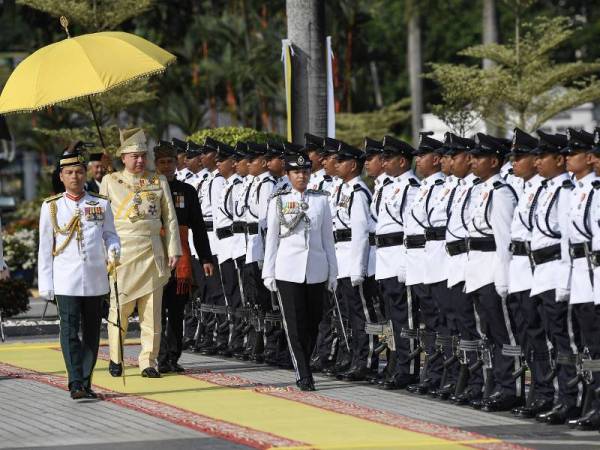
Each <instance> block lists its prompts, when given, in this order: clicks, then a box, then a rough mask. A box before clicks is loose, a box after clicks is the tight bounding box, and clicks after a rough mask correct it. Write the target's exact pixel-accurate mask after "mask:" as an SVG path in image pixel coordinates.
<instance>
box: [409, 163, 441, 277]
mask: <svg viewBox="0 0 600 450" xmlns="http://www.w3.org/2000/svg"><path fill="white" fill-rule="evenodd" d="M443 185H444V174H443V173H442V172H436V173H434V174H433V175H430V176H428V177H427V178H424V179H423V180H421V186H420V187H419V191H418V192H417V195H416V196H415V199H414V201H413V202H412V204H410V205H409V210H408V214H407V215H406V220H405V222H404V240H405V242H406V244H408V243H409V242H407V241H408V240H412V239H420V240H422V247H419V248H407V249H406V285H407V286H412V285H414V284H419V283H423V282H424V279H423V274H424V273H425V228H428V221H427V217H428V216H429V213H430V212H431V210H432V209H433V199H434V198H435V196H436V195H437V193H438V192H439V191H440V190H441V189H442V187H443ZM407 247H409V245H407Z"/></svg>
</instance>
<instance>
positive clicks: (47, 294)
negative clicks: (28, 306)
mask: <svg viewBox="0 0 600 450" xmlns="http://www.w3.org/2000/svg"><path fill="white" fill-rule="evenodd" d="M40 297H42V298H45V299H46V300H54V291H42V292H40Z"/></svg>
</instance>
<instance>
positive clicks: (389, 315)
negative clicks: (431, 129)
mask: <svg viewBox="0 0 600 450" xmlns="http://www.w3.org/2000/svg"><path fill="white" fill-rule="evenodd" d="M537 135H538V137H537V138H536V137H533V136H532V135H530V134H528V133H526V132H524V131H522V130H520V129H518V128H516V129H515V130H514V133H513V136H512V139H511V140H507V139H504V138H498V137H493V136H490V135H487V134H483V133H477V135H476V136H474V137H473V139H468V138H464V137H459V136H457V135H455V134H452V133H446V134H445V137H444V141H443V142H442V141H439V140H437V139H434V138H433V137H432V134H431V133H427V132H422V133H421V135H420V142H419V145H418V147H417V148H413V147H412V146H411V145H410V144H408V143H407V142H404V141H402V140H400V139H397V138H394V137H391V136H385V137H383V139H382V140H381V141H379V140H374V139H370V138H365V141H364V147H363V148H362V149H361V148H356V147H354V146H352V145H348V144H346V143H344V142H341V141H339V140H336V139H331V138H321V137H318V136H314V135H310V134H306V135H305V136H304V137H305V142H304V145H295V144H291V143H287V142H268V143H266V144H263V143H256V142H238V143H236V144H235V146H230V145H227V144H225V143H223V142H219V141H217V140H215V139H211V138H208V137H207V138H206V139H205V140H204V142H202V143H200V144H198V143H194V142H191V141H187V142H186V141H181V140H178V139H173V140H172V141H170V142H166V141H159V142H158V144H157V145H156V147H154V153H153V155H154V160H155V161H154V162H155V167H156V172H153V171H149V170H148V169H147V157H148V152H147V144H146V136H145V134H144V132H143V130H141V129H134V130H125V131H123V132H122V134H121V147H120V148H119V152H118V155H119V157H120V158H121V160H122V162H123V165H124V169H123V170H121V171H115V172H111V173H106V174H105V173H104V169H103V167H102V165H101V164H98V167H96V163H94V162H91V163H90V165H93V167H94V170H93V179H91V180H89V181H88V182H87V183H86V179H85V177H86V171H85V165H86V163H87V161H86V159H85V157H84V154H83V151H84V150H85V149H84V146H83V144H82V143H77V144H74V145H72V146H71V147H69V148H68V149H67V150H66V151H65V153H64V154H63V156H62V157H61V160H60V180H61V181H62V183H63V184H64V186H65V189H66V192H65V193H62V194H59V195H56V196H54V197H51V198H48V199H46V201H45V202H44V204H43V205H42V210H41V218H40V250H39V252H40V255H39V261H40V262H39V288H40V291H41V292H42V294H43V295H44V296H45V297H47V298H55V299H56V300H57V302H58V307H59V313H60V314H59V315H60V320H61V331H60V341H61V345H62V350H63V355H64V359H65V363H66V365H67V369H68V377H69V389H70V392H71V396H72V397H73V398H90V397H94V396H95V393H94V392H93V391H92V389H91V377H92V372H93V369H94V364H95V361H96V357H97V353H98V343H99V331H100V320H101V319H100V316H101V310H102V303H103V301H104V299H106V298H110V309H109V313H108V332H109V344H110V365H109V372H110V374H111V375H112V376H115V377H118V376H122V374H123V372H124V371H123V341H124V338H125V334H126V333H127V324H128V319H129V317H130V316H131V315H132V314H133V313H134V311H137V315H138V317H139V323H140V335H141V351H140V354H139V370H140V372H141V375H142V376H144V377H148V378H158V377H160V376H161V373H169V372H183V371H184V369H183V368H182V367H181V366H180V365H179V364H178V360H179V358H180V356H181V353H182V351H183V350H186V349H187V350H190V351H193V352H198V353H201V354H204V355H219V356H221V357H233V358H237V359H240V360H251V361H254V362H256V363H260V364H263V363H264V364H268V365H272V366H279V367H285V368H290V369H293V370H294V372H295V375H296V384H297V386H298V387H299V388H300V389H301V390H303V391H313V390H315V383H314V379H313V375H312V374H313V373H315V372H320V373H322V374H324V375H326V376H329V377H334V378H337V379H339V380H345V381H349V382H368V383H370V384H372V385H373V386H374V387H377V388H380V389H385V390H398V389H405V390H407V391H408V392H410V393H413V394H414V395H421V396H425V395H427V396H430V397H434V398H436V399H439V400H440V401H446V402H452V403H454V404H457V405H464V406H466V407H472V408H475V409H480V410H482V411H488V412H494V411H512V413H513V414H514V415H516V416H519V417H524V418H531V419H534V420H537V421H539V422H543V423H547V424H565V423H568V424H570V425H571V426H574V427H577V428H579V429H599V428H600V306H598V305H600V270H598V269H597V267H598V265H600V192H596V191H597V190H598V189H599V188H600V178H598V174H600V129H596V130H595V133H593V134H592V133H588V132H586V131H583V130H575V129H568V131H567V133H566V134H548V133H545V132H544V131H542V130H539V131H538V132H537ZM96 159H97V158H96ZM97 163H98V161H97ZM100 180H101V181H100ZM106 263H108V267H107V265H106ZM80 318H81V321H82V331H83V334H82V338H81V339H80V338H79V337H78V331H79V327H80V320H79V319H80ZM527 374H529V376H528V380H529V382H528V389H527V390H526V389H525V387H526V384H525V380H526V375H527ZM398 399H399V400H398V401H401V397H398Z"/></svg>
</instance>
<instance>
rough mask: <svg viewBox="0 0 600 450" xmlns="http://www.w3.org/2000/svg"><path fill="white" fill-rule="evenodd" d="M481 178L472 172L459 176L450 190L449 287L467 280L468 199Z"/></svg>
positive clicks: (448, 209) (447, 237)
mask: <svg viewBox="0 0 600 450" xmlns="http://www.w3.org/2000/svg"><path fill="white" fill-rule="evenodd" d="M478 180H479V179H478V178H476V177H475V175H473V174H472V173H470V174H468V175H467V176H466V177H464V178H457V179H456V185H455V186H454V188H453V189H452V191H450V194H449V199H448V204H447V206H446V210H447V211H448V223H447V225H446V253H448V262H447V264H446V278H447V279H448V287H449V288H451V287H452V286H455V285H457V284H458V283H461V282H463V281H465V268H466V266H467V239H468V237H469V230H468V223H469V220H470V215H469V208H468V207H467V206H468V200H469V197H470V196H471V193H472V191H473V189H474V183H475V181H478Z"/></svg>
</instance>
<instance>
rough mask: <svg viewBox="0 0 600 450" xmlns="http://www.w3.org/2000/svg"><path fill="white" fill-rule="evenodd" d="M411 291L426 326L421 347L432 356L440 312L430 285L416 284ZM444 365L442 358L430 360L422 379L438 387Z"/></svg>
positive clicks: (421, 319)
mask: <svg viewBox="0 0 600 450" xmlns="http://www.w3.org/2000/svg"><path fill="white" fill-rule="evenodd" d="M410 289H412V293H413V296H414V297H416V298H417V300H418V302H419V320H420V321H421V323H422V324H423V325H425V327H424V330H423V331H424V332H425V333H424V334H423V335H422V337H421V345H422V346H423V350H425V353H426V354H427V355H429V356H431V355H433V354H435V353H436V345H435V337H436V333H437V331H438V329H439V327H440V312H439V309H438V307H437V304H436V301H435V299H434V298H433V293H432V291H431V285H430V284H415V285H413V286H410ZM443 363H444V361H443V359H442V358H432V359H431V360H428V361H427V366H426V367H425V366H424V370H425V373H424V374H423V375H422V376H421V379H423V380H429V382H430V383H431V384H433V385H435V386H438V385H439V384H440V381H441V380H442V374H443V372H444V364H443Z"/></svg>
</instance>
